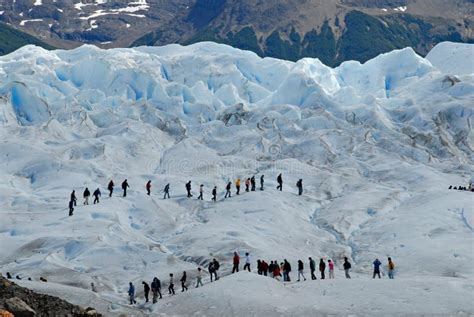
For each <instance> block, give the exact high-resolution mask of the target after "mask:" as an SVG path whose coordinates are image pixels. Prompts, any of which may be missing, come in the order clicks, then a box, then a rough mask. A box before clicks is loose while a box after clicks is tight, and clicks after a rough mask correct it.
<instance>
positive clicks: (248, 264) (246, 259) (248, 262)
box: [244, 252, 251, 272]
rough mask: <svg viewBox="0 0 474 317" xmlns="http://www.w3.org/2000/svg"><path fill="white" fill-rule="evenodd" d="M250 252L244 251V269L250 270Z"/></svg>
mask: <svg viewBox="0 0 474 317" xmlns="http://www.w3.org/2000/svg"><path fill="white" fill-rule="evenodd" d="M250 263H251V261H250V254H249V253H248V252H247V253H245V265H244V271H245V269H247V270H248V271H249V272H250Z"/></svg>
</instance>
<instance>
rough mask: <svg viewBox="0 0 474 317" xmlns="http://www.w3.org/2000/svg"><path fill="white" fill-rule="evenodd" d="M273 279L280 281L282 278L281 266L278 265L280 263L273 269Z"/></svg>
mask: <svg viewBox="0 0 474 317" xmlns="http://www.w3.org/2000/svg"><path fill="white" fill-rule="evenodd" d="M273 278H275V279H276V280H278V281H279V280H280V278H281V270H280V266H279V265H278V263H277V264H276V265H275V266H274V267H273Z"/></svg>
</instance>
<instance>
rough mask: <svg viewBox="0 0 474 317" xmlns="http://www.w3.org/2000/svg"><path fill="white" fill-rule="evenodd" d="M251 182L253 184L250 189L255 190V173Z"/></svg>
mask: <svg viewBox="0 0 474 317" xmlns="http://www.w3.org/2000/svg"><path fill="white" fill-rule="evenodd" d="M250 184H251V186H252V188H251V189H250V190H251V191H253V192H254V191H255V175H254V176H252V178H251V179H250Z"/></svg>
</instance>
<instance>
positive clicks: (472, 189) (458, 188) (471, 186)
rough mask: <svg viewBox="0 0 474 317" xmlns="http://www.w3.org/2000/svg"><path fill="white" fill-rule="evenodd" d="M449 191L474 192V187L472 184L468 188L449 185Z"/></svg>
mask: <svg viewBox="0 0 474 317" xmlns="http://www.w3.org/2000/svg"><path fill="white" fill-rule="evenodd" d="M448 189H455V190H465V191H469V192H474V186H473V185H472V183H469V185H468V186H461V185H460V186H453V185H449V188H448Z"/></svg>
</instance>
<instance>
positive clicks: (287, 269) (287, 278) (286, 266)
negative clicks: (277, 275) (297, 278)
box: [283, 259, 291, 282]
mask: <svg viewBox="0 0 474 317" xmlns="http://www.w3.org/2000/svg"><path fill="white" fill-rule="evenodd" d="M283 261H284V263H283V269H284V270H283V277H284V280H285V281H286V282H290V281H291V279H290V272H291V265H290V263H289V262H288V261H287V260H286V259H285V260H283Z"/></svg>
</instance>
